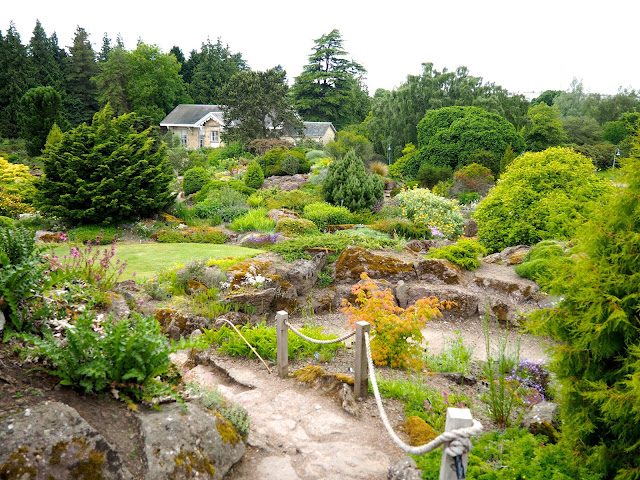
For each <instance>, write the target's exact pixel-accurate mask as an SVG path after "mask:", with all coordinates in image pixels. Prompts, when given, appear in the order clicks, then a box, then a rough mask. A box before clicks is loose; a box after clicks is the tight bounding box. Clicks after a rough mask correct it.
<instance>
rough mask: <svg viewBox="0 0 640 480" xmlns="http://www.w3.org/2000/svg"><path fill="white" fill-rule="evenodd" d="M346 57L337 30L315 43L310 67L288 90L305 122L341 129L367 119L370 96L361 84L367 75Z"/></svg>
mask: <svg viewBox="0 0 640 480" xmlns="http://www.w3.org/2000/svg"><path fill="white" fill-rule="evenodd" d="M347 55H348V53H347V52H346V51H345V50H344V47H343V40H342V36H341V35H340V32H339V31H338V30H337V29H334V30H332V31H331V32H329V33H327V34H325V35H322V36H321V37H320V38H318V39H317V40H315V45H314V47H313V53H312V54H311V55H309V63H308V64H307V65H305V66H304V68H303V70H302V73H301V74H300V75H299V76H298V77H296V79H295V83H294V85H293V87H292V89H291V94H292V96H293V99H294V105H295V107H296V109H297V110H298V112H299V113H300V115H302V117H303V118H304V119H305V120H309V121H321V122H333V124H334V125H335V127H336V128H337V129H340V128H342V127H344V126H347V125H350V124H353V123H360V122H362V120H364V118H365V117H366V115H367V113H368V112H369V95H368V93H367V90H366V87H365V86H364V84H363V83H362V82H363V79H364V75H365V74H366V73H367V71H366V70H365V69H364V67H363V66H362V65H360V64H359V63H356V62H354V61H353V60H350V59H348V58H346V57H347Z"/></svg>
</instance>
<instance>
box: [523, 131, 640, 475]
mask: <svg viewBox="0 0 640 480" xmlns="http://www.w3.org/2000/svg"><path fill="white" fill-rule="evenodd" d="M632 155H633V158H630V159H627V160H626V161H623V164H624V166H623V176H622V177H621V178H620V179H619V180H618V182H619V183H618V185H619V186H618V187H617V188H616V191H614V192H613V193H612V194H611V195H610V196H609V197H608V198H606V199H605V201H603V202H602V205H601V206H600V207H599V208H598V209H597V210H596V211H595V212H594V213H593V214H592V215H590V216H589V221H588V223H587V224H586V225H585V227H584V229H583V230H582V231H581V232H580V234H579V235H578V240H577V247H576V249H575V252H574V253H575V255H573V257H572V258H574V259H575V263H574V265H573V266H572V267H570V268H566V267H565V266H563V267H562V268H558V270H557V278H556V279H555V287H554V288H555V290H556V291H557V292H558V293H560V294H562V300H561V301H560V303H559V305H558V306H557V308H554V309H551V310H546V311H543V312H540V313H538V314H537V315H536V316H535V317H534V320H533V322H534V323H533V324H534V326H535V328H536V329H537V330H538V331H539V332H541V333H544V334H549V335H552V336H553V337H555V338H556V339H557V340H559V341H560V342H561V343H560V344H558V345H557V346H556V347H554V348H553V364H552V367H553V369H554V371H555V373H556V375H557V377H558V380H559V381H560V383H561V386H562V388H561V391H560V396H559V398H560V404H561V413H562V418H563V420H564V425H563V430H562V431H563V436H564V441H566V442H567V444H568V445H570V447H571V449H575V448H578V449H581V450H582V452H583V453H584V454H586V455H587V456H588V459H589V461H590V464H591V465H592V466H593V467H594V468H595V469H596V470H597V471H599V472H601V473H603V474H604V478H608V479H609V478H614V479H616V480H632V479H638V478H640V293H639V292H640V136H637V137H636V139H635V149H634V151H633V154H632Z"/></svg>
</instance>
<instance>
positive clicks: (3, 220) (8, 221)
mask: <svg viewBox="0 0 640 480" xmlns="http://www.w3.org/2000/svg"><path fill="white" fill-rule="evenodd" d="M15 224H16V222H15V220H13V218H9V217H4V216H2V215H0V227H2V228H12V227H14V226H15Z"/></svg>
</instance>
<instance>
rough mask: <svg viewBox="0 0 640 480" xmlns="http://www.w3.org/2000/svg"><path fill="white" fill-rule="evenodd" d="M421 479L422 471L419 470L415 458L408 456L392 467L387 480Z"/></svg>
mask: <svg viewBox="0 0 640 480" xmlns="http://www.w3.org/2000/svg"><path fill="white" fill-rule="evenodd" d="M421 478H422V470H420V469H419V468H418V464H417V463H416V461H415V460H414V459H413V458H411V457H407V456H405V457H402V458H401V459H400V460H398V461H397V462H396V463H394V464H393V465H391V466H390V467H389V473H388V474H387V480H420V479H421Z"/></svg>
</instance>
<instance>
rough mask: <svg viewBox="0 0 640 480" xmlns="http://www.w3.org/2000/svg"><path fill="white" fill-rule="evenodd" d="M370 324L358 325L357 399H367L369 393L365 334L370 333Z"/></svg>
mask: <svg viewBox="0 0 640 480" xmlns="http://www.w3.org/2000/svg"><path fill="white" fill-rule="evenodd" d="M370 328H371V325H369V322H364V321H362V322H357V323H356V363H355V368H354V376H355V383H354V385H353V393H354V395H355V397H356V398H359V397H366V396H367V394H368V393H369V375H368V372H367V345H366V343H365V341H364V334H365V332H366V333H369V329H370Z"/></svg>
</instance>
